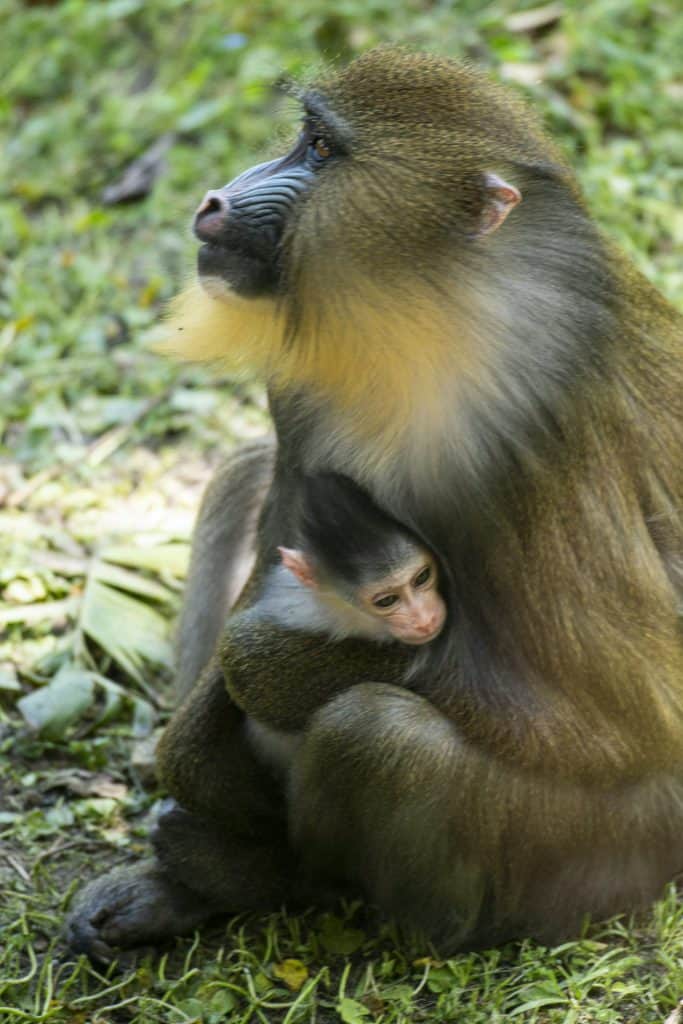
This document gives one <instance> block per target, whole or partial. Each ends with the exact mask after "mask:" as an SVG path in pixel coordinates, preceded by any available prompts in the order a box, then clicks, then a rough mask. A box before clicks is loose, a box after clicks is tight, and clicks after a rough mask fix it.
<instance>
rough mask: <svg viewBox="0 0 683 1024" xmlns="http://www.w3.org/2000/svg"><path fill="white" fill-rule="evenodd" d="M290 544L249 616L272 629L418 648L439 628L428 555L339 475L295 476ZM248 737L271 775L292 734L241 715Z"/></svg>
mask: <svg viewBox="0 0 683 1024" xmlns="http://www.w3.org/2000/svg"><path fill="white" fill-rule="evenodd" d="M301 494H302V498H301V508H300V514H299V517H298V529H297V535H296V543H297V546H296V547H291V548H290V547H280V548H278V551H279V553H280V558H281V562H280V564H279V565H276V566H274V567H273V569H271V570H270V572H269V573H268V574H267V576H266V579H265V582H264V587H263V591H262V593H261V596H260V598H259V600H258V606H257V607H258V614H259V617H263V618H265V619H270V620H271V621H272V622H273V623H275V624H276V625H278V626H280V627H283V626H284V627H285V628H289V629H302V630H306V631H309V632H311V631H312V632H319V633H323V634H326V635H327V636H329V637H330V639H334V640H341V639H344V638H345V637H367V638H368V639H371V640H375V641H378V642H380V643H384V642H387V641H394V640H397V641H400V642H401V643H404V644H410V645H412V646H418V645H420V646H421V645H423V644H427V643H429V642H430V641H431V640H434V639H435V637H437V636H438V635H439V633H440V632H441V630H442V629H443V626H444V623H445V621H446V605H445V603H444V600H443V598H442V596H441V594H440V593H439V590H438V583H439V574H438V565H437V561H436V558H435V557H434V555H433V554H432V553H431V552H430V551H429V550H428V549H427V548H426V547H425V546H424V544H422V543H421V542H420V541H419V540H418V539H417V538H416V537H415V536H414V535H413V534H412V533H410V531H409V530H407V529H406V527H404V526H402V525H400V524H399V523H397V522H396V521H395V520H394V519H391V518H390V517H389V516H387V515H386V514H385V513H384V512H382V511H381V510H380V509H379V508H378V507H377V505H375V503H374V502H373V501H372V499H371V498H370V496H369V495H368V494H367V493H366V492H365V491H364V490H362V488H360V487H358V486H357V484H355V483H354V482H353V481H352V480H351V479H350V478H349V477H346V476H342V475H340V474H338V473H320V474H316V475H315V476H307V477H305V478H304V480H303V482H302V489H301ZM246 727H247V731H248V735H249V738H250V741H251V743H252V745H253V746H254V748H255V749H256V750H257V751H258V753H259V755H260V756H261V757H262V758H263V760H265V761H266V762H267V763H269V764H270V765H271V767H272V768H274V769H275V770H276V771H277V772H278V773H281V772H284V773H285V774H286V773H287V771H288V769H289V767H290V765H291V762H292V757H293V755H294V753H295V752H296V750H297V748H298V746H299V744H300V742H301V737H300V736H299V735H298V734H295V733H285V732H282V731H280V730H277V729H273V728H272V727H271V726H268V725H266V724H264V723H262V722H259V721H257V720H256V719H255V718H251V717H249V718H248V719H247V725H246Z"/></svg>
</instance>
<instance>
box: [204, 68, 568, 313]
mask: <svg viewBox="0 0 683 1024" xmlns="http://www.w3.org/2000/svg"><path fill="white" fill-rule="evenodd" d="M300 98H301V102H302V105H303V124H302V130H301V133H300V135H299V137H298V139H297V140H296V142H295V144H294V146H293V148H292V149H291V151H290V152H289V153H288V154H287V155H286V156H284V157H282V158H280V159H277V160H272V161H269V162H267V163H263V164H259V165H257V166H256V167H253V168H251V169H250V170H248V171H245V172H244V173H243V174H241V175H239V177H237V178H235V179H234V181H232V182H230V183H229V184H227V185H225V186H224V187H223V188H218V189H212V190H210V191H209V192H207V193H206V195H205V197H204V199H203V200H202V202H201V204H200V206H199V208H198V210H197V213H196V215H195V220H194V232H195V234H196V236H197V238H198V239H199V241H200V242H201V243H202V246H201V248H200V250H199V274H200V278H201V279H202V280H204V281H208V280H209V279H211V280H212V285H213V286H214V287H215V282H216V279H219V281H221V282H222V283H224V284H226V285H228V286H229V289H230V290H231V291H232V292H233V293H236V294H237V295H239V296H243V297H245V298H255V297H269V296H273V297H275V296H278V295H287V296H290V297H291V296H292V295H293V293H294V292H296V291H297V290H298V289H299V288H300V287H301V285H302V278H306V279H307V280H308V281H309V282H310V280H311V279H317V280H318V281H319V282H324V284H325V286H326V287H329V286H330V285H331V286H332V287H342V288H343V287H346V286H350V282H349V280H348V278H349V275H351V276H353V277H354V279H355V281H356V282H358V281H362V279H363V277H364V276H365V275H368V274H370V275H371V276H372V278H373V280H377V279H378V278H382V277H384V278H385V279H386V281H387V282H396V281H397V280H399V279H403V280H407V279H410V278H421V279H422V280H427V279H429V278H430V276H432V275H433V276H434V277H435V278H438V279H439V280H440V282H441V283H442V282H443V278H442V277H439V273H440V271H442V270H443V266H444V263H446V264H449V265H452V264H453V261H454V260H455V261H456V262H457V261H458V260H461V259H466V258H467V253H466V250H468V249H475V250H476V249H477V247H478V245H479V243H480V240H481V239H482V238H483V237H484V236H487V235H489V234H490V233H491V232H492V231H494V230H495V229H496V228H498V227H499V226H500V225H501V224H502V223H503V221H504V220H505V219H506V217H507V215H508V213H510V212H511V211H512V210H513V209H514V207H516V205H517V203H518V202H519V200H520V191H519V189H518V188H517V186H516V185H515V184H514V182H515V181H519V180H520V177H521V178H524V175H525V169H533V168H539V167H541V166H542V174H543V175H544V176H545V177H547V175H548V174H549V173H550V171H549V168H551V167H555V169H556V170H557V171H558V172H559V173H560V176H562V175H563V174H564V169H562V168H560V166H559V158H557V161H556V156H557V155H556V154H555V153H554V152H553V151H552V148H551V146H550V145H549V143H548V141H547V139H545V138H544V137H543V135H542V133H541V131H540V130H539V129H538V128H537V126H536V123H535V120H534V118H533V116H532V115H530V114H529V112H528V111H527V110H526V109H525V108H524V107H523V106H522V105H521V104H519V103H518V102H517V101H516V100H515V99H514V98H511V97H510V96H509V95H508V94H507V93H505V92H502V91H501V90H499V89H498V88H497V86H496V85H495V84H493V83H492V82H490V81H489V80H488V79H487V78H486V77H485V76H484V75H482V74H480V73H479V72H478V71H476V70H475V69H473V68H469V67H464V66H461V65H458V64H455V63H453V62H451V61H448V60H445V59H441V58H436V57H432V56H427V55H424V54H410V53H406V52H403V51H400V50H393V49H391V48H383V49H379V50H374V51H370V52H369V53H367V54H365V55H364V56H362V57H360V58H359V59H358V60H356V61H354V62H353V63H352V64H350V65H349V66H348V67H347V68H345V69H343V70H342V71H341V72H338V73H337V74H335V75H333V76H331V77H330V78H329V79H327V80H325V81H322V82H320V83H319V84H318V85H317V86H316V87H315V88H312V89H309V90H308V91H306V92H305V93H303V94H302V95H301V97H300ZM482 109H485V110H486V116H485V117H483V116H482V114H481V111H482ZM503 145H504V148H503V149H502V147H503ZM501 149H502V151H503V152H505V154H506V158H505V159H504V160H501V156H500V154H501ZM518 216H519V214H518V213H516V214H515V217H518Z"/></svg>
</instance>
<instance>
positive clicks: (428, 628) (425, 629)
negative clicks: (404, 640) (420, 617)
mask: <svg viewBox="0 0 683 1024" xmlns="http://www.w3.org/2000/svg"><path fill="white" fill-rule="evenodd" d="M436 623H437V618H436V615H430V617H429V618H428V619H425V620H424V621H423V622H420V623H418V625H417V626H416V627H415V629H416V632H418V633H421V634H422V635H423V636H429V634H430V633H433V632H434V630H435V629H436Z"/></svg>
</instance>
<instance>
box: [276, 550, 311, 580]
mask: <svg viewBox="0 0 683 1024" xmlns="http://www.w3.org/2000/svg"><path fill="white" fill-rule="evenodd" d="M277 550H278V553H279V555H280V558H281V559H282V564H283V565H284V567H285V569H289V571H290V572H291V573H293V574H294V575H295V576H296V578H297V579H298V580H299V582H300V583H303V584H304V586H305V587H315V586H316V585H317V581H316V578H315V573H314V572H313V566H312V565H311V563H310V562H309V560H308V558H307V557H306V555H305V554H304V553H303V551H298V550H296V548H283V547H279V548H278V549H277Z"/></svg>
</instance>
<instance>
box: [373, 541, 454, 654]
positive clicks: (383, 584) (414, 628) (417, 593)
mask: <svg viewBox="0 0 683 1024" xmlns="http://www.w3.org/2000/svg"><path fill="white" fill-rule="evenodd" d="M438 583H439V580H438V570H437V566H436V562H435V560H434V558H433V556H432V555H431V554H430V553H429V552H427V551H424V550H417V551H416V552H415V556H414V558H411V559H410V561H409V562H407V563H406V564H405V565H402V566H401V567H400V568H399V569H397V570H396V571H395V572H393V573H392V574H391V575H390V576H387V577H385V578H384V579H381V580H376V581H373V582H372V583H370V584H366V585H365V586H363V587H361V589H360V591H359V595H358V597H359V604H360V606H361V608H362V609H363V610H364V611H365V612H367V613H368V614H370V615H372V616H373V617H375V618H380V619H382V620H383V622H384V625H385V627H386V629H387V632H389V633H390V634H391V636H393V637H394V638H395V639H396V640H399V641H400V642H401V643H403V644H413V645H420V644H427V643H429V642H430V640H434V638H435V637H437V636H438V635H439V633H440V632H441V630H442V629H443V625H444V622H445V621H446V606H445V604H444V601H443V598H442V597H441V594H440V593H439V590H438Z"/></svg>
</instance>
